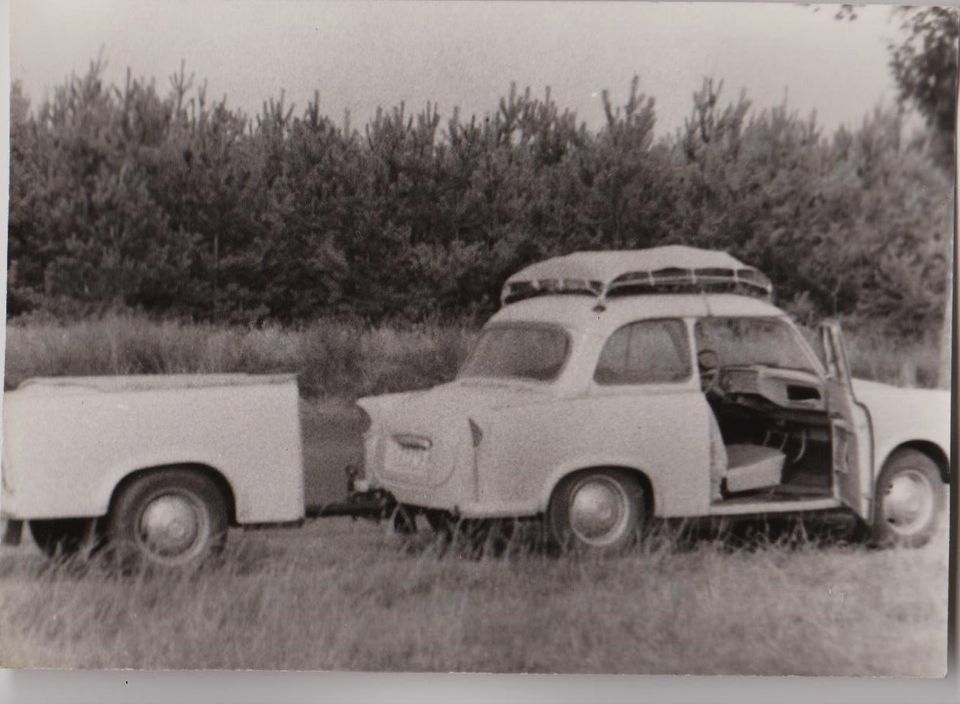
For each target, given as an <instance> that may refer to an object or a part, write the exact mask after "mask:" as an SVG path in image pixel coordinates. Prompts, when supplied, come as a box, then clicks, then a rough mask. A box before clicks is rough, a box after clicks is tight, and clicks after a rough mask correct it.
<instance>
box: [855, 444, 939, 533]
mask: <svg viewBox="0 0 960 704" xmlns="http://www.w3.org/2000/svg"><path fill="white" fill-rule="evenodd" d="M943 499H944V494H943V482H942V480H941V479H940V472H939V470H938V468H937V465H936V464H935V463H934V462H933V460H931V459H930V458H929V457H927V456H926V455H925V454H923V453H922V452H919V451H917V450H911V449H904V450H898V451H896V452H894V453H893V455H892V456H891V457H890V459H888V460H887V461H886V463H885V464H884V466H883V470H882V471H881V472H880V478H879V479H878V480H877V492H876V500H877V505H876V510H875V516H874V521H873V531H872V533H873V540H874V542H876V543H878V544H880V545H899V546H904V547H912V548H916V547H920V546H922V545H925V544H926V543H927V542H929V540H930V538H931V537H932V536H933V534H934V532H935V531H936V530H937V526H938V523H939V520H938V519H939V516H940V511H941V508H942V506H943Z"/></svg>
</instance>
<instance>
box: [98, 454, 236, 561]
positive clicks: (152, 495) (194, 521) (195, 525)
mask: <svg viewBox="0 0 960 704" xmlns="http://www.w3.org/2000/svg"><path fill="white" fill-rule="evenodd" d="M227 527H228V515H227V504H226V500H225V498H224V496H223V493H222V492H221V490H220V487H218V486H217V484H216V483H215V482H214V481H213V480H211V479H210V478H209V477H207V476H205V475H203V474H200V473H199V472H197V471H194V470H190V469H187V468H170V469H161V470H156V471H153V472H149V473H147V474H145V475H143V476H141V477H139V478H137V479H134V480H133V481H132V482H131V483H130V484H128V485H127V486H125V487H123V488H122V490H121V491H120V493H119V494H118V495H117V496H116V499H115V501H114V504H113V508H112V510H111V512H110V515H109V517H108V519H107V537H108V540H109V542H110V546H111V554H112V555H114V556H115V557H116V558H117V560H118V562H119V563H120V564H121V565H123V566H129V567H132V566H136V565H152V566H156V567H163V568H170V567H187V566H196V565H199V564H200V563H202V562H203V561H204V560H206V559H207V558H209V557H212V556H215V555H217V554H219V553H220V552H221V551H222V549H223V546H224V544H225V543H226V538H227Z"/></svg>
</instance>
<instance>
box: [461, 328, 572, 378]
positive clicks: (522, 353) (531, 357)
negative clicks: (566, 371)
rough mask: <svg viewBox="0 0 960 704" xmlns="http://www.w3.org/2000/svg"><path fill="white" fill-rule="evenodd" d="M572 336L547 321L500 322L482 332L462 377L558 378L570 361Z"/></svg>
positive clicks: (462, 371) (462, 370) (465, 365)
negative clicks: (570, 337) (544, 322)
mask: <svg viewBox="0 0 960 704" xmlns="http://www.w3.org/2000/svg"><path fill="white" fill-rule="evenodd" d="M569 351H570V339H569V337H568V336H567V333H566V332H565V331H564V330H562V329H561V328H555V327H551V326H547V325H532V324H531V325H524V324H520V325H497V326H493V327H489V328H487V329H486V330H484V331H483V332H482V333H481V334H480V339H479V340H478V341H477V345H476V347H474V349H473V353H472V354H471V355H470V357H469V359H468V360H467V362H466V364H464V365H463V369H461V370H460V374H459V376H460V377H488V378H495V379H504V378H514V379H528V380H530V381H551V380H553V379H555V378H556V377H557V376H558V375H559V374H560V370H561V369H562V368H563V365H564V363H565V362H566V361H567V354H568V353H569Z"/></svg>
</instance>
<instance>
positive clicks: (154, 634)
mask: <svg viewBox="0 0 960 704" xmlns="http://www.w3.org/2000/svg"><path fill="white" fill-rule="evenodd" d="M946 575H947V550H946V542H945V538H943V539H941V540H940V541H939V542H937V543H936V544H933V545H931V546H928V547H927V548H924V549H922V550H882V551H881V550H867V549H864V548H859V547H849V546H842V545H826V546H820V545H816V544H803V543H800V544H799V545H794V546H789V545H784V544H769V545H764V544H760V545H759V546H755V547H752V548H749V549H732V548H730V547H729V545H728V544H726V543H719V542H701V543H699V544H694V545H692V546H686V547H678V546H677V545H676V544H672V543H671V542H669V541H664V542H660V543H654V544H652V545H650V546H648V547H647V549H645V550H640V551H638V552H636V553H634V554H632V555H628V556H626V557H623V558H619V559H605V560H575V559H572V558H563V559H553V558H549V557H545V556H543V555H538V554H530V553H521V554H517V555H512V556H508V557H507V558H506V559H501V560H494V559H486V558H484V559H480V560H463V559H456V558H452V557H450V556H449V555H448V556H447V557H443V558H438V557H437V555H436V554H435V553H434V552H433V551H432V550H430V549H424V548H422V547H418V546H414V548H412V549H410V548H405V547H404V544H403V543H401V541H400V538H399V537H397V536H394V535H389V534H387V533H385V532H384V530H383V529H382V528H378V527H374V526H371V525H368V524H366V523H362V522H361V523H353V522H351V521H349V520H344V519H337V520H332V521H330V520H328V521H321V522H319V523H317V524H314V525H312V526H309V527H308V528H306V529H302V530H299V531H271V532H258V533H250V534H247V535H244V536H242V538H241V539H239V540H237V539H236V536H234V537H232V538H231V547H230V549H229V552H228V554H227V559H226V561H225V564H224V565H223V566H221V567H219V568H213V569H206V570H204V571H202V572H200V573H198V574H184V573H179V574H172V575H164V576H160V577H156V576H155V577H150V576H148V575H145V574H139V575H134V576H128V577H122V576H118V575H116V574H111V573H110V572H107V571H103V570H100V569H97V568H96V567H94V568H92V569H89V570H87V571H86V572H85V573H78V572H77V570H76V569H73V570H71V569H69V568H65V567H63V566H60V567H58V566H50V565H49V564H48V563H46V562H45V561H43V559H42V558H41V557H40V556H39V555H38V554H36V552H35V551H34V552H31V551H30V550H28V549H26V548H21V549H19V550H18V551H17V552H14V551H8V552H6V553H5V552H4V551H3V550H0V663H2V664H3V665H5V666H9V667H18V666H34V667H36V666H43V667H81V668H103V667H111V668H113V667H133V668H258V669H261V668H262V669H308V670H316V669H321V670H330V669H333V670H386V671H404V670H410V671H441V672H447V671H486V672H582V673H686V674H719V673H727V674H729V673H738V674H768V675H774V674H776V675H780V674H800V675H901V676H903V675H908V676H942V675H943V672H944V668H945V663H946V609H947V603H946V602H947V589H946Z"/></svg>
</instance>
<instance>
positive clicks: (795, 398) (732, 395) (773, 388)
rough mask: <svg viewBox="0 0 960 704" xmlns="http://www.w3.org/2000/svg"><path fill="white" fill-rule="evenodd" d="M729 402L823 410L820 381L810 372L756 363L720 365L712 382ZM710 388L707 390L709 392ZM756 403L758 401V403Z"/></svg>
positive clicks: (800, 409) (822, 392)
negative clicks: (749, 364) (734, 365)
mask: <svg viewBox="0 0 960 704" xmlns="http://www.w3.org/2000/svg"><path fill="white" fill-rule="evenodd" d="M712 387H718V388H715V389H714V391H715V392H719V393H718V395H720V396H722V397H724V400H725V401H726V402H728V403H730V402H732V403H738V404H742V405H747V406H752V407H757V406H758V405H759V406H761V407H762V406H765V405H767V404H770V405H772V406H775V407H777V408H783V409H789V410H797V411H819V412H824V411H826V393H825V390H824V386H823V381H822V380H821V379H820V377H819V376H817V375H816V374H813V373H811V372H805V371H801V370H795V369H779V368H777V367H766V366H761V365H755V366H750V367H721V368H719V369H717V370H716V379H715V383H714V384H713V385H712ZM710 390H711V389H710V388H708V389H706V391H707V392H708V393H709V392H710ZM758 402H759V403H758Z"/></svg>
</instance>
